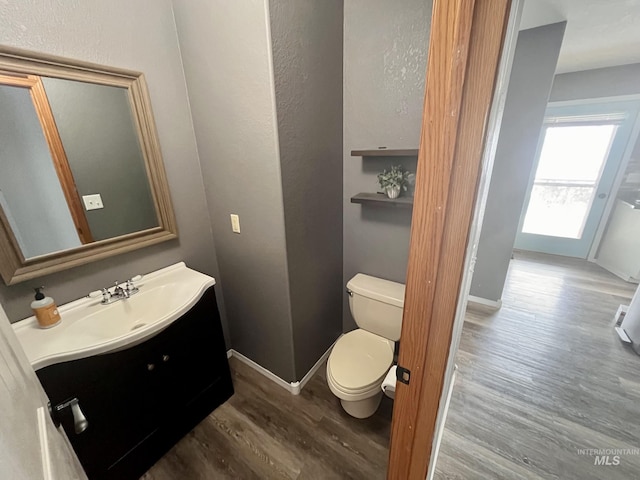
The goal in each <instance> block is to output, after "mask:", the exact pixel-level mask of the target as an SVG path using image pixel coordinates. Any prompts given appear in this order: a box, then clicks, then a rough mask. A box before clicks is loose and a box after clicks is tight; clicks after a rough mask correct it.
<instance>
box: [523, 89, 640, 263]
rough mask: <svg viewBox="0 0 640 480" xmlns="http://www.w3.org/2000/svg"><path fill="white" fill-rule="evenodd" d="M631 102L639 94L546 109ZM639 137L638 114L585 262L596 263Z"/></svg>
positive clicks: (553, 104)
mask: <svg viewBox="0 0 640 480" xmlns="http://www.w3.org/2000/svg"><path fill="white" fill-rule="evenodd" d="M631 101H640V93H639V94H633V95H619V96H611V97H598V98H581V99H578V100H562V101H557V102H549V103H548V104H547V108H549V107H573V106H579V105H593V104H597V103H612V102H631ZM639 135H640V114H638V115H637V116H636V118H635V120H634V123H633V128H632V130H631V135H630V136H629V142H628V143H627V145H626V147H625V149H624V153H623V154H622V159H621V160H620V166H619V167H618V172H617V173H616V177H615V180H614V181H613V185H612V187H611V194H610V195H609V197H608V198H607V201H606V203H605V207H604V211H603V212H602V217H601V218H600V222H599V223H598V228H597V229H596V233H595V235H594V237H593V243H592V244H591V248H590V249H589V255H588V257H587V260H588V261H590V262H593V263H595V262H596V258H597V255H598V249H599V248H600V243H601V242H602V237H603V236H604V232H605V230H606V228H607V225H608V223H609V218H610V216H611V213H612V212H613V208H614V206H615V204H616V198H617V196H618V189H619V188H620V185H621V184H622V180H623V179H624V174H625V172H626V170H627V166H628V165H629V159H630V158H631V154H632V153H633V147H634V146H635V144H636V141H637V140H638V136H639ZM541 147H542V142H541V141H539V142H538V148H537V152H536V155H539V154H540V148H541ZM531 175H532V176H535V171H533V170H532V172H531ZM529 183H531V182H529ZM525 207H526V206H525ZM521 220H522V217H521Z"/></svg>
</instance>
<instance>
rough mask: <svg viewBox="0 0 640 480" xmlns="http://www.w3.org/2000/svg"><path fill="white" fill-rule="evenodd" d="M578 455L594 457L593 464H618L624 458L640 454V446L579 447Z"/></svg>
mask: <svg viewBox="0 0 640 480" xmlns="http://www.w3.org/2000/svg"><path fill="white" fill-rule="evenodd" d="M578 455H584V456H588V457H593V464H594V465H599V466H609V467H613V466H617V465H620V463H621V462H622V458H623V457H626V456H629V455H640V448H579V449H578Z"/></svg>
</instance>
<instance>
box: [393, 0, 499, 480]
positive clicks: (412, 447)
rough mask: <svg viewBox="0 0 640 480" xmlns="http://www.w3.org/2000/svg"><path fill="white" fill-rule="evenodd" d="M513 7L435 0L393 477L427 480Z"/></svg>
mask: <svg viewBox="0 0 640 480" xmlns="http://www.w3.org/2000/svg"><path fill="white" fill-rule="evenodd" d="M510 6H511V1H510V0H436V1H435V2H434V7H433V15H432V21H431V35H430V40H429V56H428V64H427V81H426V93H425V102H424V111H423V119H422V136H421V140H420V153H419V156H418V169H417V174H416V190H415V198H414V208H413V218H412V224H411V245H410V251H409V265H408V270H407V282H406V294H405V302H404V315H403V325H402V337H401V340H400V357H399V360H398V363H399V365H401V366H402V367H404V368H407V369H409V370H410V371H411V377H410V384H409V385H405V384H403V383H398V384H397V387H396V397H395V404H394V411H393V423H392V432H391V446H390V452H389V469H388V474H387V478H388V479H397V480H405V479H419V480H423V479H425V478H426V475H427V470H428V467H429V458H430V455H431V448H432V443H433V440H434V434H435V425H436V418H437V414H438V407H439V403H440V398H441V396H442V388H443V383H444V376H445V369H446V364H447V358H448V355H449V348H450V344H451V340H452V338H451V335H452V329H453V322H454V319H455V314H456V303H457V300H458V295H459V290H460V282H461V279H462V273H463V266H464V260H465V254H466V248H467V241H468V237H469V231H470V226H471V220H472V212H473V206H474V202H475V198H476V192H477V186H478V180H479V177H480V170H481V159H482V151H483V147H484V140H485V136H486V123H487V119H488V117H489V110H490V107H491V102H492V98H493V91H494V86H495V81H496V74H497V71H498V66H499V60H500V53H501V50H502V44H503V42H504V33H505V31H506V26H507V23H508V19H509V10H510Z"/></svg>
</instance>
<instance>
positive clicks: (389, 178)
mask: <svg viewBox="0 0 640 480" xmlns="http://www.w3.org/2000/svg"><path fill="white" fill-rule="evenodd" d="M410 175H411V172H408V171H407V170H405V169H404V168H402V165H394V166H392V167H391V170H389V171H388V172H387V171H386V170H384V171H383V172H382V173H379V174H378V183H379V184H380V188H382V190H383V191H384V193H386V194H387V197H389V198H398V195H400V191H403V192H406V191H407V185H408V184H409V176H410Z"/></svg>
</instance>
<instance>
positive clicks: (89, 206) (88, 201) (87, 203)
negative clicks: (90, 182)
mask: <svg viewBox="0 0 640 480" xmlns="http://www.w3.org/2000/svg"><path fill="white" fill-rule="evenodd" d="M82 201H83V202H84V208H85V209H86V210H87V211H88V210H98V209H99V208H104V205H103V204H102V197H101V196H100V194H99V193H94V194H93V195H83V196H82Z"/></svg>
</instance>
